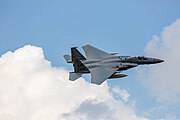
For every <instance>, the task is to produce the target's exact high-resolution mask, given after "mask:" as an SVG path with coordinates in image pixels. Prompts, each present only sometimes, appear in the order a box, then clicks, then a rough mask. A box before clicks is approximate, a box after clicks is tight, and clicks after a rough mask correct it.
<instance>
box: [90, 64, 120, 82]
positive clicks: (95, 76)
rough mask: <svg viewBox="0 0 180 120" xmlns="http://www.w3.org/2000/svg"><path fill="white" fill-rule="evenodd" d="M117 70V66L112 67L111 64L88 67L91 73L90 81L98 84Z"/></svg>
mask: <svg viewBox="0 0 180 120" xmlns="http://www.w3.org/2000/svg"><path fill="white" fill-rule="evenodd" d="M117 70H118V68H113V67H112V66H101V67H97V68H92V69H89V71H90V73H91V83H94V84H97V85H100V84H102V83H103V82H104V81H105V80H106V79H108V78H109V77H110V76H111V75H113V74H114V73H115V72H116V71H117Z"/></svg>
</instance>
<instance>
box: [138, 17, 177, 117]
mask: <svg viewBox="0 0 180 120" xmlns="http://www.w3.org/2000/svg"><path fill="white" fill-rule="evenodd" d="M179 52H180V20H179V19H178V20H176V21H175V22H174V23H172V24H170V25H168V26H167V27H165V28H164V29H163V31H162V33H161V35H160V36H156V35H155V36H153V38H152V40H150V41H149V42H148V44H147V46H146V48H145V54H146V55H147V56H154V57H157V58H162V59H164V60H165V62H164V63H162V64H158V65H157V66H156V65H154V66H149V68H148V69H146V68H141V69H140V70H139V71H138V72H139V76H140V77H141V81H143V84H144V85H145V86H146V87H147V88H149V91H150V92H151V93H152V95H153V96H154V97H155V99H156V101H157V103H158V104H160V105H161V107H162V106H163V107H165V109H166V112H167V111H176V113H175V114H176V115H178V116H179V113H178V111H179V110H180V109H178V108H179V107H180V70H179V69H180V53H179ZM158 109H159V108H158ZM163 109H164V108H162V109H160V111H159V112H161V110H163ZM170 114H172V113H170ZM173 114H174V113H173ZM172 116H173V115H172ZM179 117H180V116H179Z"/></svg>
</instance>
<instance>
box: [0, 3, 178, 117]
mask: <svg viewBox="0 0 180 120" xmlns="http://www.w3.org/2000/svg"><path fill="white" fill-rule="evenodd" d="M179 11H180V1H178V0H171V1H169V0H151V1H143V0H131V1H130V0H126V1H125V0H119V1H118V0H111V1H108V0H98V1H97V0H76V1H74V0H68V1H67V0H66V1H65V0H51V1H50V0H31V1H28V0H16V1H13V0H1V1H0V55H1V57H0V106H2V107H0V119H3V120H24V119H27V120H39V119H44V120H72V119H75V120H81V119H83V120H92V119H93V118H97V119H98V120H102V119H103V120H106V119H107V120H108V119H112V120H119V119H125V120H131V119H132V120H135V119H137V120H141V119H142V120H155V119H158V120H159V119H164V120H178V119H180V114H179V111H180V86H179V85H180V80H179V76H178V75H179V71H178V68H179V67H180V55H178V51H180V46H179V45H180V34H179V33H180V19H179V18H180V12H179ZM85 44H92V45H93V46H95V47H98V48H100V49H102V50H104V51H107V52H118V53H119V54H120V55H135V56H137V55H145V56H152V57H157V58H162V59H164V60H165V62H164V63H161V64H157V65H149V66H138V68H133V69H131V70H128V71H124V72H123V73H125V74H128V76H127V77H126V78H123V79H116V80H108V81H106V82H105V83H103V84H102V85H101V86H96V85H92V84H90V83H89V81H90V76H88V75H86V76H85V77H84V78H80V79H78V80H77V81H75V82H70V81H68V72H69V71H72V70H73V68H72V66H71V65H69V64H67V63H66V62H65V60H64V59H63V57H62V56H63V55H64V54H66V53H68V54H69V53H70V47H74V46H77V47H78V49H79V50H80V51H81V52H82V53H83V50H82V48H81V46H83V45H85ZM22 113H23V114H22Z"/></svg>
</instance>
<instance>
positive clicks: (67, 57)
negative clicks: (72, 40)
mask: <svg viewBox="0 0 180 120" xmlns="http://www.w3.org/2000/svg"><path fill="white" fill-rule="evenodd" d="M63 57H64V59H65V60H66V62H67V63H72V60H71V56H70V55H68V54H66V55H63Z"/></svg>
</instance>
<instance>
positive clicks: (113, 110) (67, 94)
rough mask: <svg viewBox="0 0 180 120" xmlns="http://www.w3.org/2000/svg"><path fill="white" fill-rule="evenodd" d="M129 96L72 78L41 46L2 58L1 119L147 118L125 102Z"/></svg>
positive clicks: (136, 119) (0, 67)
mask: <svg viewBox="0 0 180 120" xmlns="http://www.w3.org/2000/svg"><path fill="white" fill-rule="evenodd" d="M110 91H111V92H110ZM113 95H116V96H119V97H121V98H122V99H121V100H118V99H115V98H114V97H113ZM129 96H130V95H129V93H128V92H127V91H126V90H121V89H119V88H113V90H110V89H109V87H108V86H107V84H106V83H104V84H103V85H101V86H97V85H93V84H89V83H87V82H86V81H85V80H84V79H82V78H80V79H79V80H77V81H75V82H71V81H69V80H68V72H67V71H66V70H64V69H63V68H56V67H52V66H51V63H50V62H49V61H48V60H46V59H45V57H44V54H43V50H42V49H41V48H39V47H35V46H30V45H27V46H24V47H23V48H19V49H18V50H16V51H15V52H10V51H9V52H7V53H5V54H3V55H2V56H1V57H0V120H92V119H96V120H110V119H111V120H119V119H124V120H146V118H144V117H141V116H137V115H136V113H135V111H134V108H133V106H131V105H130V104H125V102H127V101H128V97H129Z"/></svg>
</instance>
